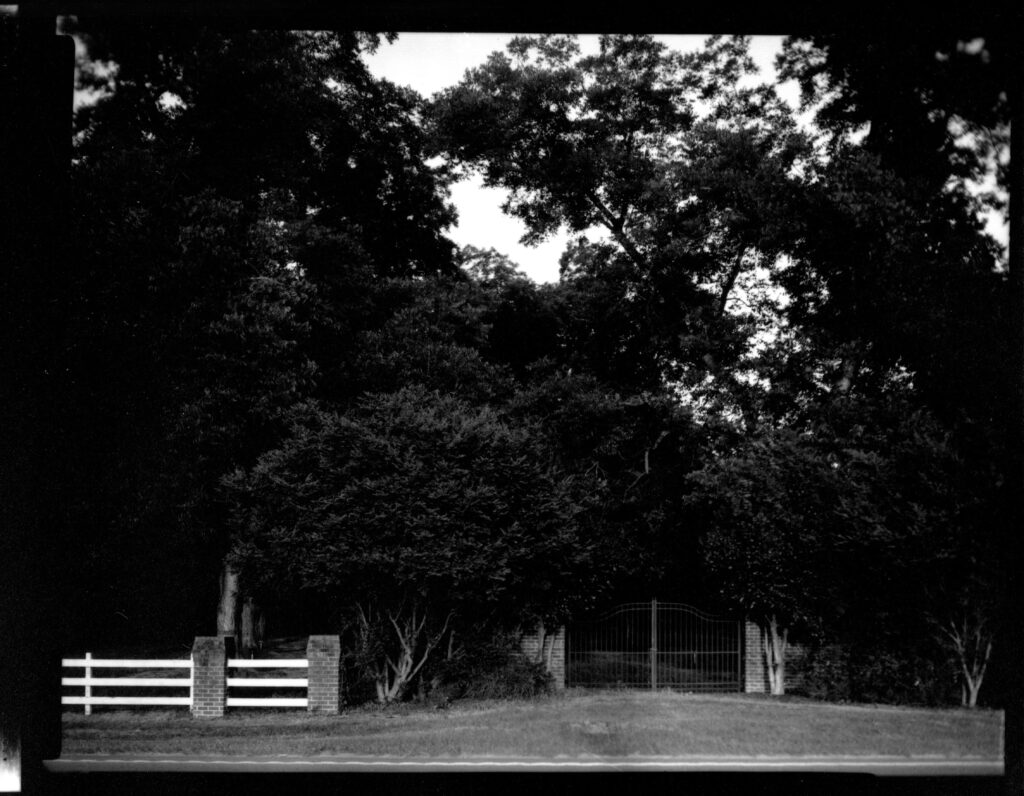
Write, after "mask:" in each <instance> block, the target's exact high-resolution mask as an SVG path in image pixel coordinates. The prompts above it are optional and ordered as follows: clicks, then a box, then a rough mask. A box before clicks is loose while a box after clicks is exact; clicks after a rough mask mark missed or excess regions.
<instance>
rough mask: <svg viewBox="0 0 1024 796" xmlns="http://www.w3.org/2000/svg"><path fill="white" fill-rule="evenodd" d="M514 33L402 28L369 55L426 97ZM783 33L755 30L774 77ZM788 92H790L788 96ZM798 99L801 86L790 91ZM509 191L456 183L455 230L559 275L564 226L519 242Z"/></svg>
mask: <svg viewBox="0 0 1024 796" xmlns="http://www.w3.org/2000/svg"><path fill="white" fill-rule="evenodd" d="M513 35H514V34H509V33H401V34H399V36H398V39H397V40H396V41H395V42H394V43H393V44H387V43H386V42H382V43H381V46H380V48H379V49H378V50H377V52H376V53H375V54H373V55H369V56H364V57H365V60H366V63H367V66H368V67H369V69H370V71H371V72H372V73H373V74H374V75H376V76H377V77H383V78H387V79H388V80H390V81H391V82H393V83H396V84H398V85H401V86H411V87H412V88H413V89H415V90H416V91H418V92H419V93H420V94H422V95H423V96H425V97H430V96H431V95H433V94H434V93H435V92H437V91H440V90H441V89H444V88H447V87H448V86H452V85H455V84H456V83H458V82H459V81H460V80H461V79H462V76H463V74H464V73H465V71H466V70H467V69H471V68H473V67H475V66H479V65H480V64H482V63H483V62H484V61H485V60H486V59H487V56H488V55H490V54H491V53H492V52H494V51H495V50H502V51H503V50H504V49H505V45H506V44H507V43H508V42H509V40H510V39H512V37H513ZM655 38H657V39H658V40H659V41H662V42H664V43H665V44H666V45H668V46H669V47H670V48H672V49H674V50H678V51H680V52H689V51H692V50H695V49H698V48H700V47H701V46H702V45H703V43H704V40H705V38H706V36H700V35H691V36H656V37H655ZM579 42H580V47H581V49H582V50H583V52H584V54H587V53H591V52H597V47H598V37H597V36H596V35H581V36H579ZM781 47H782V36H754V37H753V40H752V46H751V55H752V56H753V58H754V61H755V62H756V63H757V65H758V67H759V68H760V69H761V78H762V79H764V80H771V79H773V77H774V74H775V71H774V68H773V65H772V64H773V61H774V58H775V54H776V53H777V52H778V51H779V49H780V48H781ZM787 94H788V96H787ZM783 96H784V97H785V98H786V99H787V100H790V101H791V102H794V103H795V101H796V89H795V87H792V91H791V92H784V93H783ZM505 197H506V192H505V191H504V190H502V189H499V188H487V187H484V186H483V178H482V177H480V176H475V177H472V178H470V179H468V180H465V181H463V182H460V183H456V184H455V185H454V186H452V196H451V199H452V202H453V204H454V205H455V207H456V209H457V210H458V214H459V220H458V224H457V225H456V226H455V227H454V228H452V229H450V230H449V236H450V237H451V239H452V240H453V241H455V243H457V244H458V245H460V246H466V245H473V246H476V247H478V248H482V249H488V248H494V249H497V250H498V251H499V252H501V253H502V254H506V255H508V256H509V257H510V258H511V259H512V260H513V261H514V262H516V263H518V264H519V266H520V268H521V269H522V270H523V271H524V272H525V273H526V274H527V275H528V276H529V277H530V278H531V279H533V280H534V281H535V282H557V281H558V258H559V257H560V256H561V254H562V252H563V251H564V249H565V244H566V242H567V240H568V235H567V233H566V232H565V231H564V230H563V231H562V232H561V233H560V234H559V235H557V236H554V237H553V238H552V239H550V240H547V241H545V242H543V243H541V244H540V245H538V246H534V247H527V246H523V245H522V244H521V243H519V239H520V238H521V237H522V236H523V235H524V234H525V233H526V227H525V226H524V225H523V223H522V222H521V221H519V220H518V219H515V218H512V217H510V216H506V215H505V214H504V213H502V211H501V204H502V202H503V201H504V200H505Z"/></svg>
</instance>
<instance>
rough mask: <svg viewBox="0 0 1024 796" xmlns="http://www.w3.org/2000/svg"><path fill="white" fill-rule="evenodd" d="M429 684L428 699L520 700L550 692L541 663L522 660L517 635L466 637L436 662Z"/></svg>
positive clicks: (501, 634) (548, 681) (549, 679)
mask: <svg viewBox="0 0 1024 796" xmlns="http://www.w3.org/2000/svg"><path fill="white" fill-rule="evenodd" d="M429 683H430V694H429V696H431V697H432V698H437V697H444V698H448V699H460V698H472V699H522V698H526V697H533V696H537V695H539V694H544V693H547V692H548V691H550V690H551V686H552V683H553V678H552V677H551V675H550V674H549V673H548V672H547V671H546V670H545V669H544V665H543V664H541V663H533V662H532V661H529V660H527V659H526V657H525V656H524V655H523V654H522V652H521V651H520V650H519V642H518V636H516V635H515V634H513V633H497V634H494V635H492V636H489V637H485V638H483V639H479V640H476V639H472V640H467V642H466V643H465V644H464V645H463V647H462V648H461V649H460V650H459V651H458V652H457V653H456V654H455V655H453V656H452V657H451V658H450V659H447V660H444V661H440V662H439V663H438V664H437V666H436V667H435V668H434V670H433V671H432V672H431V677H430V678H429Z"/></svg>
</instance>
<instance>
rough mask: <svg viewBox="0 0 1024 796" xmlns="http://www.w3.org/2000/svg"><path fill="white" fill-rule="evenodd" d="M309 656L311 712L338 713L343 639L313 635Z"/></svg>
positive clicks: (307, 646) (307, 656) (309, 708)
mask: <svg viewBox="0 0 1024 796" xmlns="http://www.w3.org/2000/svg"><path fill="white" fill-rule="evenodd" d="M306 659H307V660H308V661H309V690H308V691H307V694H308V710H309V712H310V713H337V712H338V709H339V705H340V704H341V638H340V637H339V636H310V637H309V641H308V642H307V644H306Z"/></svg>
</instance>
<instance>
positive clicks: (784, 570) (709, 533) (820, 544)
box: [688, 430, 841, 695]
mask: <svg viewBox="0 0 1024 796" xmlns="http://www.w3.org/2000/svg"><path fill="white" fill-rule="evenodd" d="M688 480H689V482H690V484H691V489H692V491H691V493H690V497H689V500H690V503H691V506H694V507H695V508H696V509H697V516H698V518H699V519H698V522H700V523H701V525H702V527H703V529H704V533H703V534H702V545H701V549H702V554H703V559H704V563H705V565H706V566H707V568H708V570H709V573H710V575H711V576H712V578H714V580H715V581H716V582H717V583H718V584H719V589H720V591H721V592H722V594H723V596H724V597H725V598H726V600H727V601H729V602H731V603H732V604H733V605H735V606H737V607H738V608H741V609H742V610H743V611H744V612H746V614H747V616H748V617H750V619H751V620H753V621H754V622H756V623H757V624H758V626H759V627H760V628H761V633H762V652H763V654H764V659H765V664H766V667H767V671H768V677H769V683H770V687H771V693H772V694H775V695H778V694H783V693H784V692H785V677H786V672H785V667H786V649H787V646H788V644H789V639H790V633H791V632H795V633H800V632H803V633H807V632H809V631H812V630H815V629H817V628H818V627H819V626H820V624H821V622H822V620H823V617H824V613H825V611H826V610H827V609H826V606H827V605H828V604H829V603H830V601H831V597H832V596H833V594H834V591H833V588H832V585H833V581H832V575H833V574H835V573H834V570H833V567H830V566H827V564H828V561H829V555H828V551H829V547H830V542H831V539H832V537H833V535H834V534H836V532H837V529H836V527H835V520H836V507H837V504H838V501H839V499H840V495H841V486H840V484H839V483H838V482H837V479H836V476H835V474H834V469H833V467H832V466H831V462H829V461H828V459H827V457H826V456H825V454H824V453H823V452H822V451H820V450H818V449H817V447H816V445H815V443H814V441H813V440H812V439H811V438H810V437H808V436H807V435H801V434H798V433H795V432H793V431H790V430H778V431H774V430H769V431H766V432H765V433H764V434H762V435H759V436H758V437H755V438H753V439H749V440H747V441H745V442H744V443H743V444H742V445H741V446H739V448H738V449H737V450H735V451H734V452H732V453H731V454H730V455H729V456H726V457H722V458H720V459H718V460H713V461H711V462H709V463H708V464H707V465H706V466H705V467H704V468H703V469H702V470H699V471H696V472H694V473H693V474H691V475H690V476H689V478H688Z"/></svg>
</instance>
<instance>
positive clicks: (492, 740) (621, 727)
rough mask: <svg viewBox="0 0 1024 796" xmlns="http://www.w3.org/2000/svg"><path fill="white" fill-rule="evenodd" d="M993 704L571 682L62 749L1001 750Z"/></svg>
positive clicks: (163, 728) (186, 727)
mask: <svg viewBox="0 0 1024 796" xmlns="http://www.w3.org/2000/svg"><path fill="white" fill-rule="evenodd" d="M1001 737H1002V713H1001V712H999V711H986V710H977V711H967V710H960V709H948V710H942V709H916V708H891V707H870V706H852V705H830V704H823V703H815V702H808V701H801V700H793V699H784V700H781V701H779V700H773V699H770V698H761V697H752V696H740V695H736V696H697V695H688V694H678V693H672V692H658V693H647V692H637V691H632V692H622V693H583V692H568V693H565V694H560V695H556V696H552V697H550V698H544V699H537V700H531V701H520V702H501V701H479V702H468V701H467V702H464V703H462V702H460V703H456V704H455V705H453V706H452V707H451V708H450V709H448V710H443V711H440V710H434V709H430V708H427V707H420V706H413V705H403V706H397V707H394V708H389V709H387V710H383V711H382V710H378V709H359V710H353V711H350V712H346V713H344V714H342V715H340V716H315V715H314V716H311V715H308V714H304V713H301V712H285V711H280V712H268V711H258V712H256V711H252V712H247V711H244V710H241V709H240V710H237V711H234V712H232V713H231V714H229V715H227V716H225V717H223V718H221V719H206V720H199V719H192V718H190V717H189V715H188V713H187V712H186V711H184V710H183V711H180V712H170V711H146V712H144V711H110V712H99V711H97V712H96V713H94V714H93V715H92V716H84V715H81V714H72V713H66V714H65V716H64V754H65V755H74V754H83V753H111V754H116V753H139V754H168V753H179V754H181V753H184V754H194V755H203V754H216V755H268V754H287V755H398V756H403V757H431V758H435V757H441V758H444V757H460V756H481V755H488V756H524V757H537V758H545V759H550V758H556V757H561V756H568V757H580V756H588V755H597V756H602V757H625V756H647V755H656V756H665V755H668V756H691V755H698V756H711V755H744V756H750V755H885V756H892V755H896V756H914V757H920V756H931V757H937V758H984V759H996V758H999V757H1000V756H1001V748H1002V747H1001Z"/></svg>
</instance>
